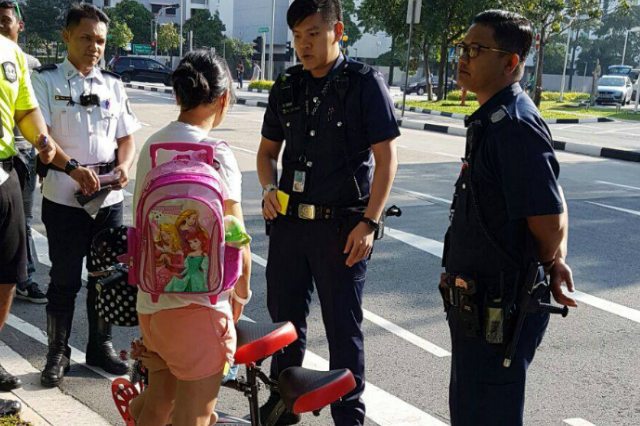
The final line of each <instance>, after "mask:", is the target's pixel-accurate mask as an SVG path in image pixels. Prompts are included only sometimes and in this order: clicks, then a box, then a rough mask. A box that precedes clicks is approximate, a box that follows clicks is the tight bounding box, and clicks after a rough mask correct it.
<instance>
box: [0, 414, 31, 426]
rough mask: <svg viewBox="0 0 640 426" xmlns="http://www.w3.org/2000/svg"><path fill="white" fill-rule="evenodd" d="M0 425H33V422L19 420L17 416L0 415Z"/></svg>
mask: <svg viewBox="0 0 640 426" xmlns="http://www.w3.org/2000/svg"><path fill="white" fill-rule="evenodd" d="M0 426H33V423H29V422H25V421H24V420H20V418H19V417H17V416H10V417H0Z"/></svg>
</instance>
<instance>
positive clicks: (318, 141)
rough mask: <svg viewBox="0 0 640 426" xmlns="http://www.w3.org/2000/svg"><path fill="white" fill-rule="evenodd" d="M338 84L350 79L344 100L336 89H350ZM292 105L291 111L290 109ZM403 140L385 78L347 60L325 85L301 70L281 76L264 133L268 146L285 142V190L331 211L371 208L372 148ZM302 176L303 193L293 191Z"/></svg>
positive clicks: (282, 183)
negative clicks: (366, 205) (333, 208)
mask: <svg viewBox="0 0 640 426" xmlns="http://www.w3.org/2000/svg"><path fill="white" fill-rule="evenodd" d="M336 79H338V80H342V81H344V79H347V80H348V83H347V88H346V91H345V96H344V101H342V100H341V97H340V94H339V92H338V89H337V88H336V85H337V84H344V83H336ZM286 87H290V89H284V88H286ZM341 87H343V88H344V87H345V86H344V85H343V86H341ZM287 90H288V92H287ZM323 91H324V92H325V93H326V95H324V96H323ZM287 101H290V102H291V103H292V104H293V106H292V107H291V108H286V107H285V105H284V104H286V103H287ZM318 104H319V105H318ZM316 106H317V109H316ZM314 109H316V112H315V115H314V114H313V111H314ZM399 135H400V131H399V129H398V125H397V122H396V118H395V111H394V106H393V101H392V99H391V95H390V94H389V90H388V89H387V87H386V85H385V83H384V80H383V77H382V75H381V74H380V73H379V72H377V71H375V70H373V69H372V68H370V67H369V66H367V65H364V64H362V63H359V62H356V61H354V60H352V59H349V58H345V57H343V56H340V58H339V59H338V61H337V62H336V64H335V66H334V68H333V70H332V71H331V72H330V73H329V75H328V76H326V77H325V78H322V79H315V78H313V76H312V75H311V73H310V72H309V71H305V70H303V68H302V66H300V65H299V66H296V67H293V68H290V69H289V70H287V72H286V73H285V74H283V75H281V76H280V77H278V80H277V81H276V83H275V84H274V86H273V89H272V90H271V93H270V95H269V106H268V108H267V111H266V112H265V115H264V123H263V126H262V136H263V137H265V138H266V139H269V140H271V141H274V142H283V141H286V144H285V147H284V154H283V159H282V163H283V164H282V167H283V171H282V176H281V178H280V183H279V187H280V189H281V190H282V191H284V192H286V193H288V194H290V195H291V196H292V199H293V200H294V201H297V202H304V203H309V204H316V205H327V206H329V205H331V206H355V205H359V204H362V203H366V200H367V198H368V196H369V193H370V189H371V181H372V179H373V155H372V152H371V146H372V145H375V144H377V143H380V142H384V141H387V140H389V139H394V138H396V137H398V136H399ZM347 158H348V159H349V163H347ZM309 163H311V166H310V167H305V165H308V164H309ZM296 170H304V171H305V173H306V182H305V192H304V193H302V194H300V193H295V192H293V190H292V187H293V181H294V173H295V171H296ZM354 175H355V180H356V182H357V184H358V187H359V190H360V196H358V190H357V189H355V184H354V179H353V176H354Z"/></svg>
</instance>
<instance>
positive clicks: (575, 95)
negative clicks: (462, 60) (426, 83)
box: [447, 90, 589, 102]
mask: <svg viewBox="0 0 640 426" xmlns="http://www.w3.org/2000/svg"><path fill="white" fill-rule="evenodd" d="M559 99H560V92H542V101H543V102H557V101H558V100H559ZM588 99H589V94H588V93H581V92H565V94H564V101H565V102H576V101H582V100H588ZM447 100H448V101H460V100H462V90H454V91H452V92H449V93H448V94H447ZM467 100H468V101H477V100H478V97H477V96H476V94H475V93H472V92H467Z"/></svg>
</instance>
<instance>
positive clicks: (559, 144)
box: [398, 119, 640, 163]
mask: <svg viewBox="0 0 640 426" xmlns="http://www.w3.org/2000/svg"><path fill="white" fill-rule="evenodd" d="M398 126H400V127H405V128H407V129H413V130H424V131H427V132H437V133H445V134H448V135H452V136H463V137H466V135H467V129H465V128H463V127H455V126H443V125H440V124H432V123H423V122H421V121H410V120H402V119H398ZM553 148H554V149H555V150H556V151H565V152H570V153H572V154H582V155H589V156H592V157H603V158H609V159H613V160H622V161H631V162H634V163H640V151H629V150H625V149H616V148H607V147H604V146H595V145H585V144H580V143H575V142H565V141H556V140H554V141H553Z"/></svg>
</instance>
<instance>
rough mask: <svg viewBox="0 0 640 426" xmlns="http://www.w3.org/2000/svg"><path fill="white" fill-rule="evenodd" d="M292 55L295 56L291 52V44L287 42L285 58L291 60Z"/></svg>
mask: <svg viewBox="0 0 640 426" xmlns="http://www.w3.org/2000/svg"><path fill="white" fill-rule="evenodd" d="M293 55H295V52H294V50H293V47H291V42H290V41H288V42H287V57H288V58H289V59H290V60H291V58H293Z"/></svg>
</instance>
